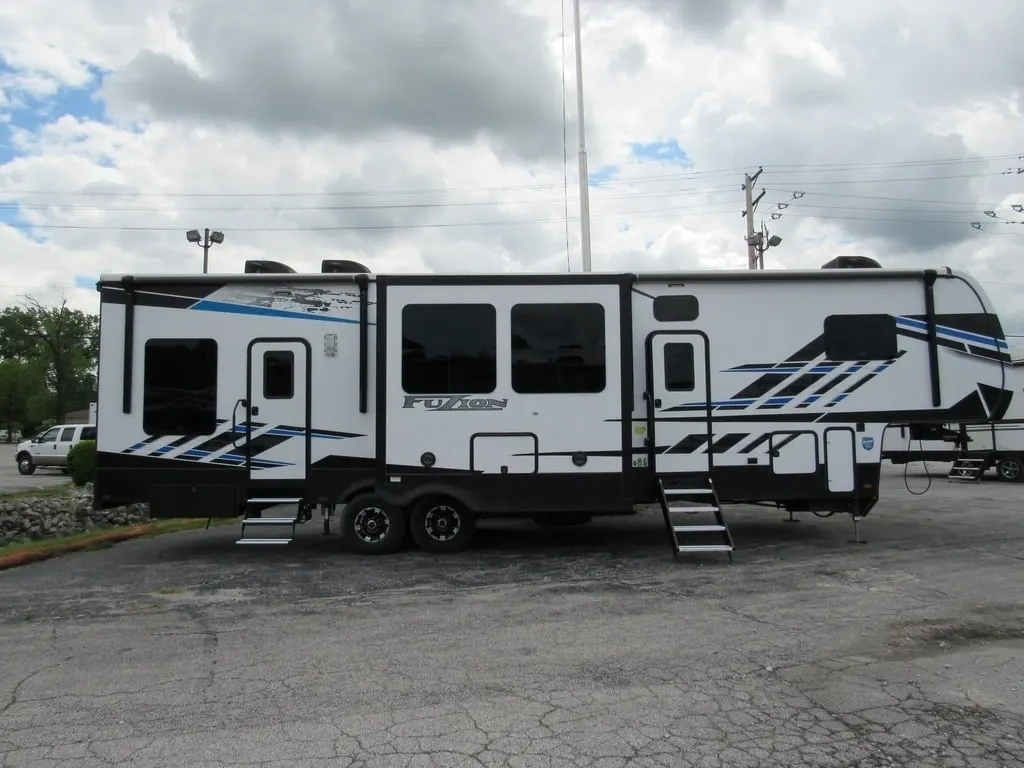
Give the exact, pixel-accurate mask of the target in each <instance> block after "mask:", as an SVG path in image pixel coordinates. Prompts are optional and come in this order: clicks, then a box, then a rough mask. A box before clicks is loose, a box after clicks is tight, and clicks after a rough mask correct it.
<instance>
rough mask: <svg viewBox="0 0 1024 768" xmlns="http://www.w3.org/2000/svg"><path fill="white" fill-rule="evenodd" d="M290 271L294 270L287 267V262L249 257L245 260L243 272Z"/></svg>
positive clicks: (277, 272)
mask: <svg viewBox="0 0 1024 768" xmlns="http://www.w3.org/2000/svg"><path fill="white" fill-rule="evenodd" d="M268 272H270V273H276V274H281V273H290V274H294V273H295V270H294V269H292V268H291V267H289V266H288V265H287V264H282V263H281V262H279V261H268V260H266V259H249V260H247V261H246V262H245V273H246V274H247V275H251V274H257V273H259V274H265V273H268Z"/></svg>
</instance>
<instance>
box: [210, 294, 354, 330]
mask: <svg viewBox="0 0 1024 768" xmlns="http://www.w3.org/2000/svg"><path fill="white" fill-rule="evenodd" d="M190 308H191V309H195V310H199V311H200V312H226V313H228V314H233V315H257V316H260V317H282V318H288V319H290V320H319V321H321V322H324V323H344V324H346V325H359V321H358V320H350V319H349V318H347V317H335V316H333V315H317V314H312V313H307V312H293V311H292V310H288V309H271V308H270V307H255V306H251V305H248V304H230V303H228V302H226V301H210V300H209V299H203V300H201V301H199V302H196V303H195V304H193V305H192V306H191V307H190ZM369 325H374V323H369Z"/></svg>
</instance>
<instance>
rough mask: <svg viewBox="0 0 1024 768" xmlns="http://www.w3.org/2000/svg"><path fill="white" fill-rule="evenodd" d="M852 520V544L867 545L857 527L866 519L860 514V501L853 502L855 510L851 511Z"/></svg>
mask: <svg viewBox="0 0 1024 768" xmlns="http://www.w3.org/2000/svg"><path fill="white" fill-rule="evenodd" d="M850 518H851V519H852V520H853V538H852V539H850V541H849V543H850V544H867V542H866V541H864V539H862V538H861V537H860V529H859V528H858V527H857V526H858V524H859V523H860V521H861V520H863V519H864V515H862V514H861V513H860V501H854V502H853V509H851V510H850Z"/></svg>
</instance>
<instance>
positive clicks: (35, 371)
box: [0, 359, 43, 443]
mask: <svg viewBox="0 0 1024 768" xmlns="http://www.w3.org/2000/svg"><path fill="white" fill-rule="evenodd" d="M42 387H43V377H42V375H41V373H40V371H39V368H38V367H37V366H36V365H33V364H32V363H30V362H25V361H23V360H14V359H11V360H0V426H2V427H4V428H5V429H6V430H7V442H8V443H10V442H12V441H13V439H14V428H15V426H17V427H19V428H21V429H25V428H26V427H28V426H31V425H32V418H31V416H30V413H29V412H30V403H31V400H32V397H33V395H35V394H36V393H38V392H39V391H40V390H41V389H42Z"/></svg>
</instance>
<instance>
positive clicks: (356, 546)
mask: <svg viewBox="0 0 1024 768" xmlns="http://www.w3.org/2000/svg"><path fill="white" fill-rule="evenodd" d="M405 532H406V521H405V512H403V511H402V508H401V507H399V506H397V505H395V504H392V503H391V502H390V501H388V500H387V499H384V498H382V497H380V496H378V495H377V494H375V493H366V494H362V495H360V496H356V497H355V498H354V499H352V501H350V502H349V503H348V504H346V505H345V511H344V512H342V513H341V535H342V539H343V540H344V541H345V542H346V543H347V544H348V546H349V547H350V548H351V549H352V550H353V551H355V552H358V553H360V554H363V555H389V554H391V553H393V552H397V551H398V550H399V549H400V548H401V546H402V542H403V541H404V540H405Z"/></svg>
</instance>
